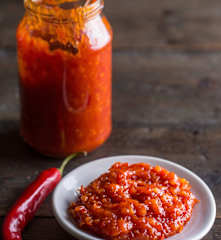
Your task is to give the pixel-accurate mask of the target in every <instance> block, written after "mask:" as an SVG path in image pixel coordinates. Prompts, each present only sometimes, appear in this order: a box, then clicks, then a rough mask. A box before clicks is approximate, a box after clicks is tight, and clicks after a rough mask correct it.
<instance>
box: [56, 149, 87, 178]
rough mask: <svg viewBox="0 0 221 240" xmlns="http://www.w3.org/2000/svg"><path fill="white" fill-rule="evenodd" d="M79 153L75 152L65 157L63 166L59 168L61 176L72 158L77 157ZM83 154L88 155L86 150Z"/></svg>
mask: <svg viewBox="0 0 221 240" xmlns="http://www.w3.org/2000/svg"><path fill="white" fill-rule="evenodd" d="M78 154H79V153H73V154H71V155H70V156H68V157H67V158H65V160H64V161H63V163H62V165H61V167H60V168H59V169H58V170H59V171H60V173H61V176H62V175H63V172H64V168H65V167H66V165H67V164H68V163H69V162H70V160H71V159H73V158H75V157H76V156H77V155H78ZM83 154H84V155H85V156H87V153H86V152H83Z"/></svg>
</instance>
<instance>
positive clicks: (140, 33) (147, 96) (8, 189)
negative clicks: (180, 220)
mask: <svg viewBox="0 0 221 240" xmlns="http://www.w3.org/2000/svg"><path fill="white" fill-rule="evenodd" d="M105 4H106V5H105V6H106V9H105V12H106V15H107V16H108V17H109V19H110V21H111V23H112V26H113V29H114V36H115V38H114V45H113V46H114V47H113V132H112V135H111V137H110V139H109V140H108V141H107V143H106V144H104V145H103V146H102V147H101V148H99V149H98V150H96V151H94V152H93V153H91V154H89V156H88V157H87V158H83V157H79V158H78V159H76V160H75V161H73V162H71V163H70V164H69V166H68V167H67V169H66V172H69V171H70V170H71V169H73V168H75V167H77V166H79V165H81V164H83V163H85V162H89V161H92V160H94V159H97V158H100V157H104V156H112V155H120V154H142V155H153V156H158V157H163V158H167V159H169V160H171V161H174V162H177V163H179V164H182V165H183V166H185V167H187V168H189V169H191V170H193V171H194V172H195V173H197V174H198V175H199V176H200V177H202V178H203V179H204V180H205V182H206V183H207V184H208V185H209V186H210V188H211V189H212V191H213V193H214V195H215V198H216V203H217V218H216V222H215V225H214V227H213V228H212V230H211V231H210V233H209V234H208V235H207V236H206V237H205V238H204V240H212V239H213V240H218V239H221V1H220V0H212V1H211V0H189V1H183V0H173V1H169V0H167V1H162V0H149V1H148V0H139V1H132V0H129V1H128V0H120V1H119V0H112V1H111V0H106V2H105ZM22 15H23V3H22V0H10V1H8V0H1V3H0V24H1V25H0V26H1V27H0V36H1V37H0V79H1V84H0V146H1V147H0V158H1V160H0V224H1V222H2V220H3V218H4V216H5V214H6V212H7V211H8V209H9V207H10V206H11V204H12V203H13V202H14V201H15V200H16V198H17V197H18V194H20V193H21V192H22V191H23V190H24V188H25V187H26V186H27V185H28V184H29V183H30V182H31V181H32V180H33V178H34V177H35V176H36V175H37V174H38V173H39V172H40V171H41V170H43V169H45V168H48V167H52V166H59V165H60V160H53V159H49V158H45V157H43V156H41V155H40V154H37V153H35V152H34V151H32V150H31V149H30V148H28V147H27V146H26V145H25V144H24V143H23V142H22V140H21V138H20V137H19V132H18V129H19V122H18V119H19V94H18V84H17V82H18V78H17V64H16V43H15V30H16V25H17V23H18V22H19V20H20V18H21V17H22ZM24 239H25V240H39V239H41V240H60V239H73V238H72V237H71V236H69V235H68V234H67V233H65V232H64V231H63V230H62V229H61V228H60V227H59V226H58V224H57V223H56V221H55V219H54V217H53V214H52V209H51V200H50V199H48V200H47V201H46V202H45V203H44V204H43V205H42V207H41V209H40V210H39V211H38V212H37V216H36V217H35V219H34V220H33V221H32V222H31V223H30V224H29V226H28V227H27V229H26V230H25V232H24Z"/></svg>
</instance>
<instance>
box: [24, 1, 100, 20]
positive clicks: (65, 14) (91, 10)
mask: <svg viewBox="0 0 221 240" xmlns="http://www.w3.org/2000/svg"><path fill="white" fill-rule="evenodd" d="M52 2H53V1H52ZM77 2H82V1H80V0H78V1H76V0H71V1H70V0H61V1H54V4H53V3H46V2H45V3H44V1H42V0H24V5H25V8H26V9H27V10H28V11H30V12H31V13H32V14H34V15H39V16H41V17H44V18H48V19H51V20H52V21H55V22H69V21H73V19H71V17H70V16H71V14H70V13H71V12H72V11H73V10H76V9H80V10H81V14H82V15H83V17H84V19H85V20H90V19H91V18H93V17H95V16H96V15H98V14H100V13H101V11H102V10H103V7H104V0H95V1H92V2H91V1H90V0H89V1H84V2H85V3H86V4H85V5H84V4H83V5H77V4H76V3H77ZM58 9H59V12H60V14H57V12H58V11H57V10H58ZM55 13H56V14H55Z"/></svg>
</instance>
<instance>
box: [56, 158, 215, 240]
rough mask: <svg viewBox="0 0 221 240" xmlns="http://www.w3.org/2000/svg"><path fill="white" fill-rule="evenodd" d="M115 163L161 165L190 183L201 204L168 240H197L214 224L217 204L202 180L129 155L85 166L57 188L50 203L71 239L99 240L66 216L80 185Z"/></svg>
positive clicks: (164, 163)
mask: <svg viewBox="0 0 221 240" xmlns="http://www.w3.org/2000/svg"><path fill="white" fill-rule="evenodd" d="M115 162H128V163H130V164H131V163H141V162H143V163H149V164H150V165H153V166H155V165H160V166H162V167H164V168H166V169H167V170H169V171H173V172H175V173H176V174H177V175H178V176H180V177H183V178H186V179H187V180H188V181H189V182H190V184H191V185H192V192H193V193H194V194H195V196H196V197H197V199H199V200H200V203H198V204H197V205H196V206H195V207H194V210H193V216H192V218H191V220H190V222H189V223H188V224H187V225H186V226H185V227H184V229H183V231H182V232H181V233H179V234H176V235H174V236H172V237H169V238H168V240H180V239H185V240H200V239H202V238H203V237H204V236H205V235H206V234H207V233H208V232H209V230H210V229H211V227H212V225H213V223H214V220H215V216H216V204H215V200H214V197H213V194H212V193H211V191H210V189H209V188H208V186H207V185H206V184H205V183H204V182H203V180H201V179H200V178H199V177H198V176H197V175H195V174H194V173H193V172H191V171H189V170H188V169H186V168H184V167H182V166H180V165H178V164H175V163H173V162H170V161H167V160H164V159H160V158H154V157H147V156H131V155H130V156H116V157H108V158H102V159H99V160H96V161H93V162H90V163H87V164H84V165H82V166H80V167H78V168H76V169H74V170H73V171H72V172H70V173H69V174H68V175H67V176H65V177H64V178H63V179H62V180H61V182H60V183H59V184H58V186H57V187H56V189H55V191H54V194H53V200H52V201H53V210H54V215H55V217H56V219H57V221H58V222H59V224H60V225H61V226H62V227H63V228H64V229H65V230H66V231H67V232H69V233H70V234H71V235H72V236H74V237H76V238H78V239H81V240H82V239H84V240H98V239H100V238H97V237H94V236H92V235H90V234H88V233H86V232H84V231H81V230H80V229H79V228H77V227H76V225H75V224H74V222H73V221H72V219H71V218H70V216H69V215H68V213H67V209H68V207H69V205H70V203H71V202H72V201H73V200H76V198H77V196H78V195H77V190H78V189H79V187H80V186H81V185H84V186H87V185H88V184H89V183H90V182H91V181H92V180H94V179H96V178H97V177H98V176H100V175H101V174H102V173H104V172H106V171H107V170H108V169H109V168H110V167H111V165H112V164H113V163H115Z"/></svg>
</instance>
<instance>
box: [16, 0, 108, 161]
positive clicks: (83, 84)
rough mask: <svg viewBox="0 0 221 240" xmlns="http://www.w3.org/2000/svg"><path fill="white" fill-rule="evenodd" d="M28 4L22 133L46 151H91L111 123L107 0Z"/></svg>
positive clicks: (20, 40) (23, 26)
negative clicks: (104, 6)
mask: <svg viewBox="0 0 221 240" xmlns="http://www.w3.org/2000/svg"><path fill="white" fill-rule="evenodd" d="M82 2H83V3H82ZM85 2H86V3H85ZM25 8H26V13H25V16H24V17H23V19H22V20H21V22H20V24H19V26H18V28H17V52H18V69H19V79H20V99H21V117H20V121H21V135H22V137H23V138H24V141H25V142H26V143H28V144H29V145H30V146H31V147H33V148H34V149H36V150H37V151H39V152H41V153H42V154H44V155H48V156H54V157H63V156H66V155H68V154H71V153H74V152H80V151H92V150H93V149H95V148H97V147H99V146H100V145H101V144H103V143H104V142H105V140H106V139H107V138H108V137H109V135H110V133H111V128H112V121H111V95H112V94H111V92H112V91H111V89H112V87H111V73H112V30H111V26H110V24H109V23H108V20H107V19H106V18H105V16H104V15H103V14H102V9H103V1H102V0H95V1H79V0H78V1H73V0H72V1H68V0H60V1H59V0H25Z"/></svg>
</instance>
